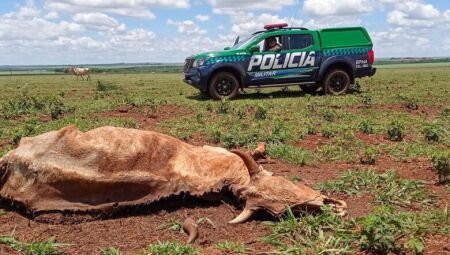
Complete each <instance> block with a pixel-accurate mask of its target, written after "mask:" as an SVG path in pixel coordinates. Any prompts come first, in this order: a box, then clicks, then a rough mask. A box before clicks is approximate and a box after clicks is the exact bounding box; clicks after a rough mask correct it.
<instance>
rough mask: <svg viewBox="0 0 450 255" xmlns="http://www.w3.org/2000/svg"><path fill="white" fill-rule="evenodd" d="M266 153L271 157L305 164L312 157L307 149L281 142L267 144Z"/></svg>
mask: <svg viewBox="0 0 450 255" xmlns="http://www.w3.org/2000/svg"><path fill="white" fill-rule="evenodd" d="M267 153H268V155H269V156H271V157H273V158H277V159H281V160H283V161H286V162H288V163H292V164H298V165H305V164H307V163H308V162H309V161H310V160H311V159H312V156H311V153H310V152H309V151H307V150H304V149H301V148H298V147H295V146H292V145H287V144H282V143H273V144H269V146H267Z"/></svg>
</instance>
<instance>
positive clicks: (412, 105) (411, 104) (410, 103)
mask: <svg viewBox="0 0 450 255" xmlns="http://www.w3.org/2000/svg"><path fill="white" fill-rule="evenodd" d="M403 105H404V106H405V107H406V108H408V109H410V110H414V111H415V110H418V109H419V103H418V102H417V100H416V99H412V98H408V99H407V100H406V102H405V103H404V104H403Z"/></svg>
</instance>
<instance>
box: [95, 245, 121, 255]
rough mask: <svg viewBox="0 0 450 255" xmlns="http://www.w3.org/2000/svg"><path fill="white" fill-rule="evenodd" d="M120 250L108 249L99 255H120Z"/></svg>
mask: <svg viewBox="0 0 450 255" xmlns="http://www.w3.org/2000/svg"><path fill="white" fill-rule="evenodd" d="M120 254H121V253H120V250H119V249H116V248H114V247H111V248H108V249H106V250H102V251H101V252H100V255H120Z"/></svg>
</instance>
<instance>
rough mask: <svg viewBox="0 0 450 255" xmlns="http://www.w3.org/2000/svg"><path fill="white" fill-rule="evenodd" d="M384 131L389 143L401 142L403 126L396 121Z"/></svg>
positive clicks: (403, 134)
mask: <svg viewBox="0 0 450 255" xmlns="http://www.w3.org/2000/svg"><path fill="white" fill-rule="evenodd" d="M386 131H387V135H388V137H389V140H391V141H402V140H403V138H404V136H405V133H404V132H405V126H404V125H403V124H402V123H401V122H399V121H397V120H394V121H392V122H391V124H389V125H388V127H387V129H386Z"/></svg>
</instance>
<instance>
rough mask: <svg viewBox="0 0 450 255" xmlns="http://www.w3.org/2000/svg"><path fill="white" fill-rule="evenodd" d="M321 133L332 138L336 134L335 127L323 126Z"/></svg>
mask: <svg viewBox="0 0 450 255" xmlns="http://www.w3.org/2000/svg"><path fill="white" fill-rule="evenodd" d="M320 133H321V134H322V136H323V137H326V138H332V137H335V136H336V133H335V131H334V130H333V128H331V127H328V126H326V127H324V128H322V130H321V131H320Z"/></svg>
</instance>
